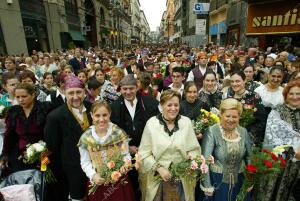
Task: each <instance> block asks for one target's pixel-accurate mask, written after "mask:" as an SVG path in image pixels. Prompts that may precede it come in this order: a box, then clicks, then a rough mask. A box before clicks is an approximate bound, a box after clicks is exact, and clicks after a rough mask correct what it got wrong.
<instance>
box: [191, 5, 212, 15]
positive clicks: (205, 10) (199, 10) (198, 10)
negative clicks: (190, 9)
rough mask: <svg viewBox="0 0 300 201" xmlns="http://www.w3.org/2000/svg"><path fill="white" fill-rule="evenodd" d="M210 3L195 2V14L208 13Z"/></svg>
mask: <svg viewBox="0 0 300 201" xmlns="http://www.w3.org/2000/svg"><path fill="white" fill-rule="evenodd" d="M209 5H210V4H209V3H195V4H194V13H195V14H208V11H209Z"/></svg>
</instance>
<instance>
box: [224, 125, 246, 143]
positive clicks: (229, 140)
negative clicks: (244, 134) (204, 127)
mask: <svg viewBox="0 0 300 201" xmlns="http://www.w3.org/2000/svg"><path fill="white" fill-rule="evenodd" d="M220 131H221V134H222V138H223V139H224V140H225V141H227V142H239V141H240V140H241V139H242V138H241V135H240V133H239V132H238V130H237V128H235V129H234V132H235V133H236V134H237V136H238V137H237V138H235V139H228V138H226V137H225V135H224V133H225V132H224V130H223V128H222V126H221V125H220Z"/></svg>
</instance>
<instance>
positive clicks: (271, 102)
mask: <svg viewBox="0 0 300 201" xmlns="http://www.w3.org/2000/svg"><path fill="white" fill-rule="evenodd" d="M283 77H284V70H283V68H282V67H281V66H274V67H272V68H271V70H270V72H269V75H268V83H266V84H265V85H261V86H259V87H257V88H256V89H255V92H256V93H258V94H259V95H260V97H261V100H262V103H263V105H264V106H265V109H266V112H267V114H269V113H270V112H271V110H272V109H273V108H275V107H276V106H277V105H281V104H283V102H284V99H283V95H282V91H283V87H281V83H282V80H283Z"/></svg>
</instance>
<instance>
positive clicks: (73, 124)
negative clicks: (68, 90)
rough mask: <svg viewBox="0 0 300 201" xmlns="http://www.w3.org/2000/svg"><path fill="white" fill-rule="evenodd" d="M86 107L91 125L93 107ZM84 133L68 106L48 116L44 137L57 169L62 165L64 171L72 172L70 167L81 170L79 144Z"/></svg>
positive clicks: (64, 105) (57, 109)
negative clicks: (91, 109)
mask: <svg viewBox="0 0 300 201" xmlns="http://www.w3.org/2000/svg"><path fill="white" fill-rule="evenodd" d="M84 105H85V107H86V110H87V111H86V112H87V115H88V118H89V122H90V125H91V122H92V120H91V117H90V108H91V105H90V104H89V103H87V102H86V103H85V104H84ZM83 132H84V131H83V130H82V128H81V126H80V125H79V123H78V122H77V120H76V119H75V117H74V116H73V114H72V113H71V111H70V110H69V109H68V106H67V104H63V105H61V106H60V107H58V108H56V109H55V110H53V111H52V112H51V113H50V114H49V115H48V118H47V123H46V125H45V129H44V135H45V141H46V143H47V146H48V148H49V150H50V151H51V152H52V158H53V160H54V161H52V163H54V166H55V168H60V167H61V165H62V168H63V169H64V170H71V169H72V168H71V169H69V168H70V167H77V168H81V166H80V154H79V150H78V147H77V144H78V142H79V139H80V137H81V135H82V134H83Z"/></svg>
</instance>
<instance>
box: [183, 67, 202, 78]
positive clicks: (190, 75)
mask: <svg viewBox="0 0 300 201" xmlns="http://www.w3.org/2000/svg"><path fill="white" fill-rule="evenodd" d="M196 68H199V70H200V72H201V74H202V75H204V74H205V72H206V67H204V68H203V67H201V66H198V67H196ZM186 81H194V73H193V71H190V72H189V75H188V78H187V80H186Z"/></svg>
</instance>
